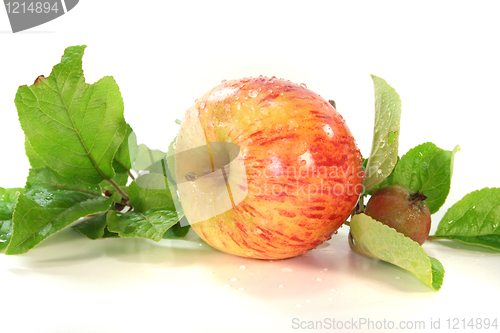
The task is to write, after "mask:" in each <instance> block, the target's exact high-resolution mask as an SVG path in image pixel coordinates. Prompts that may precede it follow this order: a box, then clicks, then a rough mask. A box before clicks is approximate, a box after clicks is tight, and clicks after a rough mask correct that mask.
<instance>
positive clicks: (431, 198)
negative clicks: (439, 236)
mask: <svg viewBox="0 0 500 333" xmlns="http://www.w3.org/2000/svg"><path fill="white" fill-rule="evenodd" d="M459 150H460V146H456V147H455V149H453V151H448V150H443V149H441V148H438V147H437V146H436V145H435V144H433V143H431V142H426V143H423V144H421V145H418V146H416V147H415V148H412V149H410V150H409V151H408V152H407V153H406V154H405V155H404V156H403V157H402V158H401V160H400V161H399V163H398V164H397V166H396V168H395V170H394V177H393V179H392V183H393V184H397V185H404V186H406V187H409V188H411V189H412V190H413V191H415V192H416V191H420V192H422V193H424V194H425V196H426V197H427V199H426V200H425V202H426V203H427V205H428V206H429V210H430V211H431V214H434V213H436V212H437V211H438V210H439V208H441V206H442V205H443V204H444V203H445V201H446V198H447V197H448V193H449V192H450V184H451V177H452V173H453V161H454V157H455V154H456V153H457V152H458V151H459Z"/></svg>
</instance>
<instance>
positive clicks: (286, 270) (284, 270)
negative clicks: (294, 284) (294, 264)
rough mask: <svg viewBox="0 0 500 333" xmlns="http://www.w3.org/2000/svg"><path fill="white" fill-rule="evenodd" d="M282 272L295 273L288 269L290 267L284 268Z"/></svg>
mask: <svg viewBox="0 0 500 333" xmlns="http://www.w3.org/2000/svg"><path fill="white" fill-rule="evenodd" d="M281 271H282V272H293V269H291V268H288V267H283V268H282V269H281Z"/></svg>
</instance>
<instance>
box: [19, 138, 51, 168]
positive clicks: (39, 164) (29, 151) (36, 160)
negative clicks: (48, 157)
mask: <svg viewBox="0 0 500 333" xmlns="http://www.w3.org/2000/svg"><path fill="white" fill-rule="evenodd" d="M24 150H25V151H26V156H28V160H29V161H30V165H31V167H32V168H43V167H45V166H46V165H47V163H45V161H44V160H42V159H41V158H40V156H38V154H37V153H36V152H35V151H34V150H33V147H31V144H30V142H29V141H28V138H27V137H26V138H25V140H24Z"/></svg>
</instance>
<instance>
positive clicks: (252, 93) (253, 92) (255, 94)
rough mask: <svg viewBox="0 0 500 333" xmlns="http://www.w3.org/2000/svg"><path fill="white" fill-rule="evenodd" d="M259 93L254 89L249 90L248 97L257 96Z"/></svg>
mask: <svg viewBox="0 0 500 333" xmlns="http://www.w3.org/2000/svg"><path fill="white" fill-rule="evenodd" d="M258 94H259V93H258V92H257V91H255V90H249V91H248V97H251V98H254V97H257V95H258Z"/></svg>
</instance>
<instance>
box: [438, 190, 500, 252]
mask: <svg viewBox="0 0 500 333" xmlns="http://www.w3.org/2000/svg"><path fill="white" fill-rule="evenodd" d="M432 237H434V238H445V239H452V240H457V241H461V242H463V243H467V244H476V245H480V246H485V247H489V248H492V249H495V250H500V188H484V189H481V190H477V191H474V192H471V193H469V194H467V195H465V196H464V197H463V198H462V199H461V200H460V201H458V202H457V203H455V204H454V205H453V206H451V207H450V208H449V209H448V211H447V212H446V214H445V215H444V216H443V218H442V219H441V221H440V222H439V225H438V228H437V230H436V234H435V235H434V236H432Z"/></svg>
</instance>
